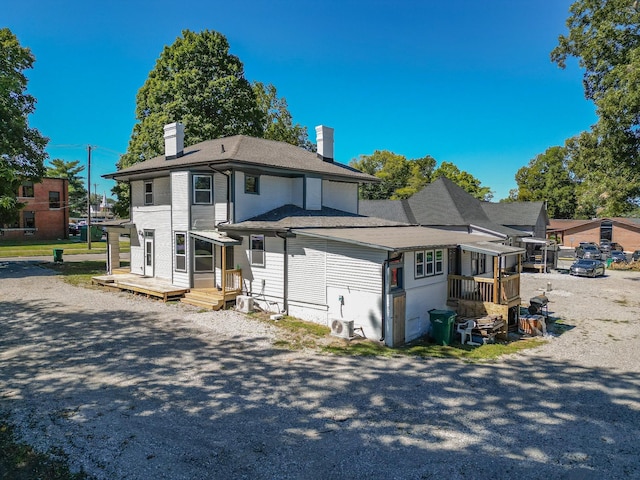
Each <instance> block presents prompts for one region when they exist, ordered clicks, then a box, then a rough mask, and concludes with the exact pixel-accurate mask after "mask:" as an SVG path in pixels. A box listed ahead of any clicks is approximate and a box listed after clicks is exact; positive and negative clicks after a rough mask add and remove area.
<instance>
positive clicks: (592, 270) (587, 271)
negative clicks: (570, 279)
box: [569, 258, 604, 277]
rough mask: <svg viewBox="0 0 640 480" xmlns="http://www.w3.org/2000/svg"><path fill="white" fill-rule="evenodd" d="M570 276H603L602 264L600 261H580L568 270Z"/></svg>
mask: <svg viewBox="0 0 640 480" xmlns="http://www.w3.org/2000/svg"><path fill="white" fill-rule="evenodd" d="M569 274H570V275H578V276H582V277H598V276H600V275H604V263H602V262H601V261H600V260H588V259H584V258H582V259H580V260H578V261H577V262H575V263H574V264H573V265H571V267H570V268H569Z"/></svg>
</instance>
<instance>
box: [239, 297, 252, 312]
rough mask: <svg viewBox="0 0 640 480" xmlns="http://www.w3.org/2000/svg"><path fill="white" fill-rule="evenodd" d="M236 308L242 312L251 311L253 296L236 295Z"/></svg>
mask: <svg viewBox="0 0 640 480" xmlns="http://www.w3.org/2000/svg"><path fill="white" fill-rule="evenodd" d="M236 310H239V311H241V312H242V313H251V312H253V297H250V296H248V295H238V296H237V297H236Z"/></svg>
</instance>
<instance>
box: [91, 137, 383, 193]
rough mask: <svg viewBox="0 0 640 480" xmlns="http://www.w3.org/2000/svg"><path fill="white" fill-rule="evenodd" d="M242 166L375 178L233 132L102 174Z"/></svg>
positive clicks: (119, 175) (293, 148) (124, 177)
mask: <svg viewBox="0 0 640 480" xmlns="http://www.w3.org/2000/svg"><path fill="white" fill-rule="evenodd" d="M208 165H211V166H214V167H216V168H220V169H225V168H233V167H235V168H245V169H254V170H256V171H260V170H263V171H270V170H271V171H273V170H274V169H275V170H279V171H283V170H284V171H288V172H289V173H296V172H303V173H311V174H318V175H320V176H321V177H323V178H341V179H350V180H355V181H359V182H378V181H379V180H378V178H376V177H374V176H373V175H369V174H366V173H362V172H360V171H359V170H356V169H354V168H352V167H349V166H348V165H344V164H341V163H336V162H325V161H323V160H322V159H320V158H318V155H317V154H316V153H313V152H309V151H307V150H304V149H303V148H300V147H296V146H294V145H290V144H288V143H284V142H276V141H273V140H265V139H263V138H254V137H248V136H246V135H235V136H232V137H225V138H218V139H215V140H207V141H205V142H201V143H197V144H195V145H192V146H190V147H187V148H185V149H184V155H183V156H181V157H178V158H174V159H172V160H167V159H166V158H165V156H164V155H161V156H159V157H155V158H151V159H149V160H146V161H144V162H140V163H136V164H135V165H132V166H131V167H128V168H125V169H122V170H120V171H118V172H115V173H110V174H107V175H103V176H104V177H105V178H112V179H114V180H120V181H128V180H129V179H131V178H136V177H138V178H141V177H144V176H145V175H149V174H151V173H154V172H159V171H166V172H169V171H171V170H181V169H185V168H188V169H191V168H197V167H207V166H208Z"/></svg>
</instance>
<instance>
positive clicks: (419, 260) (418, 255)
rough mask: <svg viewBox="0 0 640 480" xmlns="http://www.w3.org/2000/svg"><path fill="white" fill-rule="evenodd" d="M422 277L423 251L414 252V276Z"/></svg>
mask: <svg viewBox="0 0 640 480" xmlns="http://www.w3.org/2000/svg"><path fill="white" fill-rule="evenodd" d="M420 277H424V252H422V251H420V252H416V278H420Z"/></svg>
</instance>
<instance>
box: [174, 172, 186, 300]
mask: <svg viewBox="0 0 640 480" xmlns="http://www.w3.org/2000/svg"><path fill="white" fill-rule="evenodd" d="M190 188H191V184H190V175H189V172H172V173H171V205H172V208H171V223H172V228H173V231H174V232H175V231H179V232H186V231H187V230H189V228H190V226H191V224H190V221H191V219H190V216H189V193H190ZM172 248H173V251H174V252H175V236H174V237H173V243H172ZM186 249H187V256H186V265H187V269H186V270H185V271H179V270H177V269H176V265H175V264H174V266H173V282H172V283H173V284H174V285H176V286H178V287H185V288H188V287H190V286H191V285H190V282H191V276H190V274H189V252H190V250H189V238H187V244H186ZM173 261H174V262H175V258H174V259H173Z"/></svg>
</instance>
